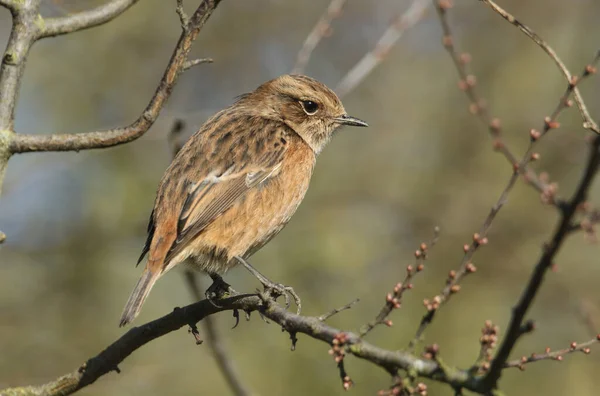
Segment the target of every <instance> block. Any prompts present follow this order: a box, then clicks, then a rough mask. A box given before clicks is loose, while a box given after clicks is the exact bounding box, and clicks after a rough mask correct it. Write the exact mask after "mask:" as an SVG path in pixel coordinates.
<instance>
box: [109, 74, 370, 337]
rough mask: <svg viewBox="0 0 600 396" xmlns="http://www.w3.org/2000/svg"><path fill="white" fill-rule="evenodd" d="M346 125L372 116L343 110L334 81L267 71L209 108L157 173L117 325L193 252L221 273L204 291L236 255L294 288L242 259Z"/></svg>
mask: <svg viewBox="0 0 600 396" xmlns="http://www.w3.org/2000/svg"><path fill="white" fill-rule="evenodd" d="M342 125H352V126H361V127H366V126H367V124H366V123H365V122H364V121H361V120H359V119H357V118H353V117H350V116H348V115H347V114H346V111H345V110H344V106H343V105H342V103H341V101H340V99H339V98H338V97H337V95H336V94H335V93H334V92H333V91H332V90H330V89H329V88H327V87H326V86H325V85H323V84H321V83H320V82H318V81H316V80H314V79H312V78H310V77H306V76H300V75H283V76H280V77H278V78H276V79H274V80H271V81H268V82H266V83H264V84H262V85H261V86H260V87H258V88H257V89H256V90H255V91H254V92H251V93H249V94H245V95H242V96H240V97H239V99H238V100H237V102H235V103H234V104H233V105H232V106H230V107H228V108H226V109H224V110H222V111H220V112H219V113H217V114H216V115H214V116H213V117H212V118H210V119H209V120H208V121H207V122H206V123H205V124H204V125H203V126H202V128H200V130H199V131H198V132H196V133H195V134H194V135H193V136H192V137H191V138H190V139H189V140H188V141H187V142H186V144H185V145H184V146H183V147H182V149H181V150H180V151H179V153H178V154H177V156H176V157H175V159H174V160H173V162H172V163H171V165H170V166H169V168H168V169H167V171H166V172H165V174H164V176H163V178H162V180H161V182H160V185H159V187H158V193H157V197H156V200H155V203H154V210H153V211H152V214H151V215H150V224H149V225H148V239H147V241H146V245H145V246H144V249H143V251H142V255H141V256H140V259H139V261H138V264H139V263H140V262H141V261H142V259H143V258H144V256H145V255H146V253H148V262H147V264H146V268H145V269H144V272H143V273H142V276H141V278H140V280H139V281H138V283H137V285H136V286H135V289H134V290H133V292H132V293H131V296H130V297H129V301H127V305H126V306H125V309H124V311H123V315H122V317H121V323H120V325H121V326H124V325H126V324H128V323H130V322H131V321H132V320H133V319H134V318H135V317H136V316H137V315H138V313H139V312H140V309H141V307H142V304H143V303H144V300H145V299H146V297H147V296H148V293H149V292H150V289H151V288H152V286H153V285H154V283H155V282H156V281H157V280H158V278H160V277H161V276H162V275H163V274H165V273H166V272H167V271H169V270H170V269H171V268H173V267H175V266H176V265H177V264H178V263H181V262H182V261H184V260H186V259H188V258H190V259H192V260H193V262H194V264H195V268H197V269H199V270H201V271H203V272H206V273H208V274H209V275H210V276H211V278H213V280H214V281H215V282H214V283H213V285H212V286H211V287H210V288H209V290H208V291H207V296H208V295H209V294H210V293H209V291H211V290H214V288H215V287H217V288H218V287H222V286H223V285H225V286H228V285H227V284H225V283H224V282H223V280H222V278H221V276H220V274H223V273H224V272H225V271H227V270H228V269H229V268H231V267H233V266H235V265H236V264H238V263H241V264H243V265H244V266H245V267H246V268H248V269H249V270H250V271H251V272H252V273H253V274H254V275H255V276H257V278H258V279H259V280H260V281H261V283H263V285H265V287H271V288H276V289H277V288H278V291H279V293H284V292H285V291H288V292H289V291H290V289H291V288H287V287H283V286H282V285H276V284H273V283H271V282H270V281H268V279H266V278H265V277H264V276H262V275H261V274H260V273H259V272H258V271H256V270H254V268H252V267H251V266H250V265H249V264H248V263H247V262H246V261H245V259H247V258H248V257H250V256H251V255H252V254H253V253H255V252H256V251H257V250H259V249H260V248H261V247H263V246H264V245H265V244H266V243H267V242H269V241H270V240H271V239H272V238H273V237H274V236H275V235H277V233H278V232H279V231H281V229H282V228H283V227H284V226H285V225H286V224H287V222H288V221H289V220H290V218H291V217H292V215H293V214H294V212H295V211H296V209H297V208H298V205H300V202H302V199H303V198H304V194H305V193H306V190H307V189H308V184H309V181H310V178H311V175H312V171H313V167H314V165H315V160H316V157H317V155H318V154H319V153H320V152H321V150H323V148H324V147H325V145H326V144H327V142H328V141H329V139H330V138H331V136H332V134H333V132H334V131H335V130H336V129H337V128H338V127H340V126H342ZM293 296H294V297H295V298H296V297H297V296H295V294H293ZM286 297H287V295H286ZM296 302H297V304H298V305H299V299H297V301H296Z"/></svg>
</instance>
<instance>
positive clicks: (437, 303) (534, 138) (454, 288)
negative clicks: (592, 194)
mask: <svg viewBox="0 0 600 396" xmlns="http://www.w3.org/2000/svg"><path fill="white" fill-rule="evenodd" d="M597 61H598V58H597V57H596V58H595V59H594V62H597ZM592 69H593V64H592V65H588V66H586V68H585V69H584V71H583V73H582V76H581V77H580V78H578V77H573V78H572V79H571V81H570V82H569V84H568V85H567V88H566V90H565V93H564V94H563V95H562V96H561V98H560V99H559V101H558V104H557V105H556V108H555V109H554V111H553V112H552V113H551V115H550V116H548V117H545V118H544V123H543V126H542V127H541V128H540V129H539V130H536V129H532V130H531V131H530V140H529V147H528V148H527V150H526V152H525V154H524V155H523V157H522V158H521V160H520V161H519V162H517V163H515V164H514V165H513V174H512V175H511V177H510V179H509V181H508V183H507V185H506V187H505V188H504V190H503V191H502V193H501V194H500V197H499V198H498V201H497V202H496V204H495V205H494V206H493V207H492V209H491V210H490V213H489V215H488V216H487V218H486V219H485V221H484V223H483V225H482V226H481V228H480V229H479V231H478V232H477V233H476V234H474V235H473V241H472V242H471V243H470V244H465V245H464V247H463V250H464V256H463V259H462V262H461V264H460V267H459V268H458V270H456V271H454V270H452V271H450V273H449V274H448V279H447V281H446V286H445V287H444V288H443V290H442V292H441V293H440V294H438V295H436V296H435V297H434V298H433V299H432V300H425V302H424V304H425V306H426V308H427V313H426V314H425V315H424V316H423V318H422V319H421V323H420V325H419V327H418V329H417V332H416V334H415V338H414V339H413V340H412V341H411V344H410V345H409V348H414V346H415V345H416V343H417V342H418V341H420V339H421V337H422V335H423V333H424V332H425V329H426V328H427V326H428V325H429V324H430V323H431V321H432V320H433V318H434V316H435V313H436V312H437V310H438V309H439V308H440V307H441V306H442V305H443V304H444V303H446V302H447V301H448V300H449V298H450V297H451V295H453V294H456V293H458V292H459V291H460V284H459V283H460V281H461V280H462V278H463V277H464V276H465V275H467V274H469V273H472V272H474V271H475V270H476V267H475V265H473V263H472V258H473V255H474V254H475V252H476V251H477V249H479V247H481V246H482V245H486V244H487V243H488V239H487V233H488V232H489V230H490V227H491V226H492V223H493V221H494V219H495V217H496V215H497V214H498V212H499V211H500V209H501V208H502V207H503V206H504V204H505V203H506V202H507V200H508V195H509V194H510V192H511V191H512V189H513V187H514V186H515V184H516V182H517V180H518V177H519V175H520V174H521V173H522V172H524V171H525V169H527V165H528V164H529V163H530V162H531V161H534V160H536V159H537V158H538V157H539V155H538V154H537V153H535V152H534V148H535V145H536V144H537V142H538V141H539V140H540V139H541V138H542V137H544V136H546V134H547V133H548V132H549V131H551V130H552V129H555V128H558V127H559V126H560V124H559V123H558V121H557V118H558V116H559V115H560V113H561V112H562V111H563V110H564V109H566V108H568V107H569V106H570V105H569V103H570V102H569V97H570V96H571V94H573V92H574V91H575V90H576V89H577V84H578V83H579V82H581V81H582V80H583V78H585V77H587V76H589V75H590V73H589V70H592ZM588 166H589V165H588ZM588 187H589V186H588ZM581 202H583V201H579V202H577V204H576V205H575V209H576V208H577V206H578V205H579V204H580V203H581ZM572 203H573V201H571V202H569V203H568V204H566V205H563V206H561V213H562V215H563V217H564V216H566V215H567V214H568V213H569V210H570V209H569V208H571V205H572ZM575 209H573V213H571V214H570V216H569V219H568V225H571V224H572V218H573V215H574V214H575ZM568 231H569V229H568V228H567V230H566V232H568ZM565 236H566V234H565V235H562V236H561V242H562V238H564V237H565ZM538 287H539V285H538ZM536 293H537V291H536ZM532 298H533V296H532ZM529 303H531V301H529ZM525 309H526V308H525ZM523 314H524V313H523ZM522 319H523V318H522V317H521V320H520V321H519V328H520V326H521V325H522ZM522 334H523V332H521V333H519V336H520V335H522ZM513 335H515V334H513ZM517 338H518V336H517ZM515 342H516V339H515ZM513 346H514V344H513ZM511 349H512V346H511ZM501 350H502V348H501ZM509 352H510V351H509ZM505 360H506V359H505ZM492 367H494V365H493V364H492ZM494 385H495V384H494Z"/></svg>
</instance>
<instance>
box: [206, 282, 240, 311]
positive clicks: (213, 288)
mask: <svg viewBox="0 0 600 396" xmlns="http://www.w3.org/2000/svg"><path fill="white" fill-rule="evenodd" d="M210 277H211V278H212V280H213V283H212V284H211V285H210V286H209V287H208V289H206V292H205V293H204V296H205V297H206V299H207V300H208V302H210V303H211V304H212V305H214V306H215V307H217V308H221V306H220V305H218V304H217V303H216V301H217V300H221V299H223V298H227V297H229V296H231V295H234V294H236V291H235V290H233V288H232V287H231V285H230V284H229V283H227V282H225V281H224V280H223V278H222V277H221V276H220V275H217V274H210Z"/></svg>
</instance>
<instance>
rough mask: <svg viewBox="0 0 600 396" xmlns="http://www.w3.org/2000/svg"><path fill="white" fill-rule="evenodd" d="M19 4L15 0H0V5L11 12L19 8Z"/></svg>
mask: <svg viewBox="0 0 600 396" xmlns="http://www.w3.org/2000/svg"><path fill="white" fill-rule="evenodd" d="M19 4H20V2H19V1H17V0H0V7H4V8H7V9H8V10H9V11H10V12H12V13H14V12H15V11H16V10H17V9H18V8H19Z"/></svg>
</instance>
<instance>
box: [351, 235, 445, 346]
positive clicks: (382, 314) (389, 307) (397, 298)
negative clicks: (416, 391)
mask: <svg viewBox="0 0 600 396" xmlns="http://www.w3.org/2000/svg"><path fill="white" fill-rule="evenodd" d="M439 236H440V229H439V227H435V229H434V231H433V238H432V239H431V241H430V242H429V244H427V243H425V242H423V243H421V244H420V245H419V248H418V249H417V250H416V251H415V265H414V267H413V266H412V265H409V266H407V267H406V275H405V276H404V280H403V281H402V282H400V283H398V284H397V285H396V286H395V287H394V290H393V292H392V293H388V294H387V295H386V298H385V304H383V307H382V308H381V310H380V311H379V314H377V316H376V317H375V319H373V320H372V321H371V322H369V323H367V324H365V325H364V326H363V327H362V328H361V330H360V336H361V337H364V336H366V335H367V334H368V333H369V332H371V330H373V329H374V328H375V327H376V326H378V325H381V324H385V325H386V326H388V327H391V326H392V321H391V320H389V319H388V317H389V316H390V314H391V313H392V311H393V310H394V309H398V308H400V306H401V303H402V296H403V294H404V292H405V291H406V290H409V289H412V287H413V284H412V280H413V278H414V276H415V275H416V274H418V273H420V272H422V271H423V269H424V268H425V260H426V259H427V257H428V254H429V249H431V248H432V247H434V246H435V244H436V243H437V241H438V239H439Z"/></svg>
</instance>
